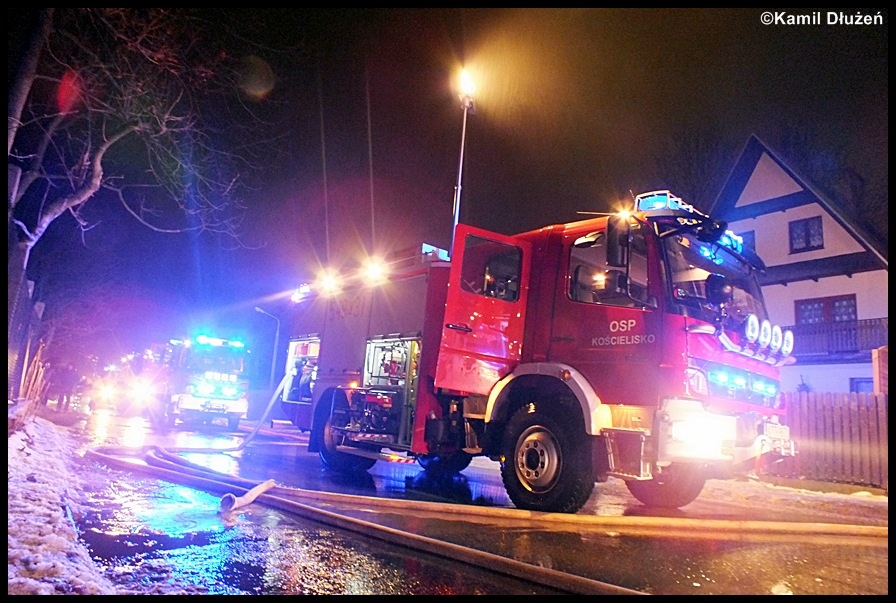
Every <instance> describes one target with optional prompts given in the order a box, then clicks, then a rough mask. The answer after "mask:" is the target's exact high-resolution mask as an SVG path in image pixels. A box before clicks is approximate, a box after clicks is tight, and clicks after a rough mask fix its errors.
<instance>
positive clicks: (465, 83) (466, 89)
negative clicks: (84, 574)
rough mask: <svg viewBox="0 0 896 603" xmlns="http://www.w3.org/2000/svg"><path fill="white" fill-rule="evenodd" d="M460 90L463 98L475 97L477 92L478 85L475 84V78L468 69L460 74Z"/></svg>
mask: <svg viewBox="0 0 896 603" xmlns="http://www.w3.org/2000/svg"><path fill="white" fill-rule="evenodd" d="M460 90H461V93H462V96H473V93H474V92H476V84H475V83H473V78H472V76H470V72H469V71H467V70H466V69H463V70H461V72H460Z"/></svg>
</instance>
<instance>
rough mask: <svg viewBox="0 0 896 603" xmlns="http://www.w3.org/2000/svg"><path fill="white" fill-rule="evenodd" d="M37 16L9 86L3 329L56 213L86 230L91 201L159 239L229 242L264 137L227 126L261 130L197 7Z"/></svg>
mask: <svg viewBox="0 0 896 603" xmlns="http://www.w3.org/2000/svg"><path fill="white" fill-rule="evenodd" d="M38 10H39V19H38V21H37V26H36V27H35V28H34V34H33V35H32V36H31V38H30V40H29V42H28V43H27V44H26V45H25V48H24V50H23V53H22V55H21V58H20V60H19V61H18V63H17V71H16V72H15V75H14V77H12V78H11V79H10V85H9V102H8V107H7V109H8V115H7V127H8V139H7V151H8V166H9V184H10V186H9V194H8V197H9V203H8V221H9V224H8V225H9V229H8V237H9V240H8V247H9V255H8V257H9V260H8V268H9V274H8V277H9V281H8V285H9V287H8V294H9V301H10V306H11V307H10V308H9V315H8V320H9V321H11V320H12V317H13V312H14V310H15V308H14V307H13V306H14V305H15V302H16V300H18V299H19V289H20V287H21V286H22V284H23V281H24V273H25V268H26V266H27V263H28V258H29V255H30V252H31V250H32V249H33V247H34V245H35V244H36V243H37V242H38V241H39V240H40V239H41V237H42V236H43V235H44V234H45V233H46V232H47V229H48V228H49V227H50V225H51V224H52V223H53V222H54V221H55V220H57V219H58V218H60V216H63V215H65V214H66V213H68V214H70V215H71V216H73V217H74V219H75V220H76V223H77V224H78V226H79V227H80V228H81V229H82V230H87V229H90V228H92V227H94V226H95V222H94V221H92V219H91V217H90V216H95V215H96V214H95V213H92V214H91V213H88V212H86V211H85V209H86V207H87V206H88V204H89V203H90V204H110V203H115V204H120V206H121V207H122V208H124V210H125V211H126V212H127V213H128V214H130V215H131V216H132V217H133V218H134V219H135V220H137V221H138V222H139V223H141V224H143V225H144V226H146V227H147V228H150V229H152V230H155V231H158V232H169V233H174V232H185V231H190V230H192V231H207V232H213V233H217V234H225V235H230V236H233V237H237V238H238V237H239V226H240V217H241V215H242V212H241V209H242V208H243V205H242V199H241V194H242V193H243V191H244V189H243V186H244V181H243V175H244V174H245V173H247V172H249V171H251V170H254V169H256V167H257V166H256V165H255V164H254V163H253V159H254V158H255V157H257V155H255V154H254V152H255V150H254V149H253V146H252V145H253V144H260V143H261V142H263V141H264V137H263V136H261V135H259V134H258V133H255V134H254V135H247V134H246V133H245V132H239V133H237V131H236V130H237V129H238V128H245V127H256V126H261V125H262V124H263V122H262V120H260V119H259V118H258V116H257V115H255V114H254V113H253V111H254V110H256V109H257V106H253V105H252V103H250V102H247V101H248V100H251V98H250V96H249V94H248V91H247V90H246V88H245V86H243V87H242V88H241V87H240V85H239V84H240V78H241V77H242V78H243V79H245V73H244V70H245V64H244V63H243V64H242V65H241V63H240V62H239V59H238V57H235V56H234V54H232V53H231V52H229V51H230V50H231V49H229V48H226V47H225V46H224V45H225V44H227V43H229V42H232V41H233V38H227V37H226V36H225V35H224V32H223V31H222V30H221V29H220V27H216V26H217V25H219V24H218V23H215V22H211V21H208V20H205V19H202V18H201V17H202V15H203V13H202V12H194V11H191V10H190V9H155V8H147V9H122V8H73V9H62V8H56V9H53V8H44V9H38ZM232 57H233V58H232ZM241 69H242V70H243V71H242V72H241ZM253 81H255V82H257V78H256V79H255V80H253ZM253 93H255V94H257V91H254V90H253ZM247 141H249V142H247ZM250 143H251V144H250ZM91 206H92V205H91Z"/></svg>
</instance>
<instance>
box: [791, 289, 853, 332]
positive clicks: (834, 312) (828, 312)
mask: <svg viewBox="0 0 896 603" xmlns="http://www.w3.org/2000/svg"><path fill="white" fill-rule="evenodd" d="M794 311H795V312H794V315H795V316H796V324H798V325H813V324H827V323H832V322H848V321H855V320H856V319H857V317H858V315H857V313H856V296H855V295H837V296H834V297H817V298H815V299H798V300H796V301H795V302H794Z"/></svg>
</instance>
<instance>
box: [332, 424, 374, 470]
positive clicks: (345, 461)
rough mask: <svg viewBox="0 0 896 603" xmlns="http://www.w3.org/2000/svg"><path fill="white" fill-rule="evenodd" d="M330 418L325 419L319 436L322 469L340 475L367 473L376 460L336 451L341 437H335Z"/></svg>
mask: <svg viewBox="0 0 896 603" xmlns="http://www.w3.org/2000/svg"><path fill="white" fill-rule="evenodd" d="M331 421H332V419H331V418H327V422H326V423H324V427H323V431H322V432H321V434H320V451H319V452H318V454H319V455H320V460H321V462H322V463H323V464H324V467H326V468H327V469H331V470H333V471H338V472H340V473H360V472H362V471H367V470H368V469H370V468H371V467H373V466H374V465H375V464H376V459H369V458H367V457H363V456H355V455H353V454H349V453H347V452H340V451H338V450H336V446H337V445H338V444H339V443H340V441H341V440H342V436H339V435H336V434H335V432H334V431H333V429H332V425H331Z"/></svg>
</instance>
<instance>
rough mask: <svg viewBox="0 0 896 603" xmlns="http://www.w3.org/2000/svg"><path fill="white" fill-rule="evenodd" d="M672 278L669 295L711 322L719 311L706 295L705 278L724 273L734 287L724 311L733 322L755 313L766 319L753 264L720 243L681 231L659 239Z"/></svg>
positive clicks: (738, 321)
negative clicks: (710, 241) (705, 240)
mask: <svg viewBox="0 0 896 603" xmlns="http://www.w3.org/2000/svg"><path fill="white" fill-rule="evenodd" d="M662 241H663V244H664V249H665V255H666V260H667V262H668V268H669V275H670V278H671V286H672V295H673V297H674V298H675V299H676V300H677V301H678V302H680V303H681V304H682V305H684V306H687V307H688V308H689V310H690V312H691V313H692V314H693V313H694V311H696V316H697V317H698V318H701V319H704V320H707V321H713V320H714V319H715V318H716V317H717V314H718V312H719V308H716V307H714V306H713V305H712V304H711V303H710V300H709V299H708V297H707V291H706V277H708V276H709V275H710V274H720V275H722V276H724V277H725V278H726V279H727V281H728V283H729V284H730V285H731V286H732V288H733V299H732V300H731V302H730V303H729V304H728V306H727V308H726V311H727V313H728V316H729V317H730V320H732V321H733V322H734V324H740V323H742V322H743V321H744V320H746V318H747V315H749V314H755V315H756V316H757V317H758V318H759V319H760V320H763V319H766V318H768V314H767V312H766V309H765V302H764V301H763V297H762V290H761V288H760V286H759V282H758V281H757V279H756V270H755V267H754V266H752V265H751V264H749V263H748V262H747V261H746V260H745V259H744V258H743V257H742V256H741V255H739V254H737V253H734V252H733V251H732V250H731V249H729V248H728V247H727V246H725V245H723V244H720V243H706V242H703V241H700V240H699V239H698V238H697V237H696V235H695V234H693V233H688V232H681V233H678V234H674V235H672V236H667V237H664V238H663V239H662Z"/></svg>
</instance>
